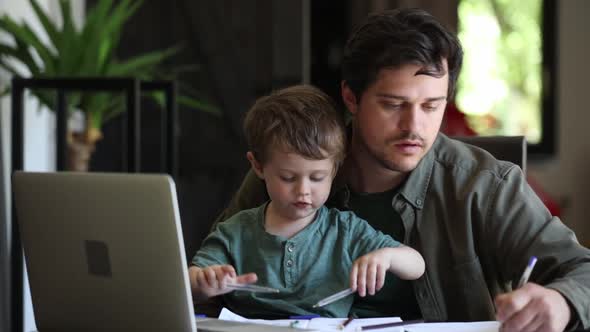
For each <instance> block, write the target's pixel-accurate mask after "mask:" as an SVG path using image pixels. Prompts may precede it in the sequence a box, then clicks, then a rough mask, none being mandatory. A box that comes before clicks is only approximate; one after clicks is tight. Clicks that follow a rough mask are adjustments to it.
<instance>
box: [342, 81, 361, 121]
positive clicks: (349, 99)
mask: <svg viewBox="0 0 590 332" xmlns="http://www.w3.org/2000/svg"><path fill="white" fill-rule="evenodd" d="M340 93H341V94H342V101H344V105H346V108H347V109H348V111H349V112H350V113H351V114H353V115H354V114H356V112H357V110H358V103H357V100H356V95H355V94H354V92H352V90H351V89H350V87H349V86H348V84H347V83H346V81H342V82H341V83H340Z"/></svg>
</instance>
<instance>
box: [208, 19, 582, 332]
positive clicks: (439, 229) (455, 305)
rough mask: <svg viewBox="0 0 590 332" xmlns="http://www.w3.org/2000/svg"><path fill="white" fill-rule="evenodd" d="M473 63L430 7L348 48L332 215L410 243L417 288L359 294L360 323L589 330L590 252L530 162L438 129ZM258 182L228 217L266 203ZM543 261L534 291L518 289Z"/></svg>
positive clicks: (361, 33) (385, 22)
mask: <svg viewBox="0 0 590 332" xmlns="http://www.w3.org/2000/svg"><path fill="white" fill-rule="evenodd" d="M461 61H462V50H461V46H460V43H459V41H458V40H457V38H456V36H454V35H453V34H451V33H450V32H449V31H447V30H446V29H445V28H443V27H442V26H441V25H440V24H439V23H438V22H437V21H436V20H435V19H434V18H433V17H432V16H431V15H429V14H428V13H426V12H424V11H421V10H417V9H404V10H397V11H388V12H384V13H380V14H376V15H372V16H370V17H369V18H368V20H367V21H366V22H365V23H364V24H363V25H361V26H360V27H359V28H358V29H357V30H356V31H355V32H353V34H352V36H351V37H350V39H349V40H348V42H347V45H346V47H345V51H344V59H343V63H342V79H343V80H342V83H341V92H342V98H343V100H344V104H345V105H346V108H347V109H348V111H349V113H350V115H351V118H352V121H351V129H352V131H351V137H350V146H349V151H348V157H347V159H346V161H345V163H344V165H343V166H342V168H341V169H340V171H339V174H338V176H337V179H336V181H335V184H334V186H333V188H332V192H331V196H330V200H329V201H328V202H327V203H326V204H327V205H328V206H330V207H337V208H340V209H350V210H352V211H354V212H355V213H357V214H358V215H359V216H360V217H362V218H364V219H366V220H367V221H369V223H371V225H373V226H374V227H375V228H377V229H379V230H382V231H383V232H386V233H389V234H391V235H392V236H393V237H394V238H398V239H404V243H405V244H407V245H409V246H411V247H413V248H415V249H417V250H418V251H419V252H420V253H421V254H422V255H423V256H424V259H425V261H426V273H425V274H424V276H423V277H422V278H420V279H418V280H416V281H412V282H408V281H402V280H399V279H396V278H389V279H387V280H386V285H385V287H384V288H383V289H382V290H380V291H379V292H377V293H376V294H375V291H374V290H369V291H368V293H369V295H373V294H375V295H374V296H366V297H360V296H359V297H358V298H357V301H356V304H355V312H356V313H357V314H358V315H360V316H368V315H370V316H374V315H399V316H401V317H402V318H405V319H408V318H414V317H422V318H424V319H426V320H435V321H469V320H490V319H498V320H499V321H501V322H502V330H505V331H562V330H564V329H566V328H568V329H574V328H585V329H586V328H590V312H589V310H588V308H590V251H589V250H588V249H586V248H584V247H582V246H581V245H579V244H578V242H577V240H576V238H575V235H574V234H573V232H572V231H571V230H569V229H568V228H567V227H566V226H565V225H563V223H562V222H561V221H560V220H559V219H558V218H555V217H552V216H551V215H550V214H549V212H548V211H547V209H546V208H545V206H544V205H543V203H542V202H541V201H540V200H539V198H538V197H537V196H536V195H535V193H534V192H533V191H532V190H531V188H530V187H529V185H528V184H527V183H526V179H525V177H524V176H523V174H522V171H521V170H520V168H518V167H517V166H515V165H513V164H511V163H508V162H504V161H498V160H496V159H494V158H493V157H492V156H491V155H490V154H488V153H487V152H485V151H483V150H481V149H478V148H476V147H473V146H469V145H465V144H463V143H460V142H458V141H455V140H452V139H449V138H448V137H446V136H444V135H443V134H441V133H439V129H440V126H441V122H442V119H443V114H444V109H445V106H446V104H447V100H448V99H449V98H450V97H451V96H452V95H453V92H454V87H455V83H456V80H457V76H458V74H459V71H460V67H461ZM267 197H268V196H266V193H265V190H264V185H263V183H261V182H260V181H259V180H257V179H256V178H255V176H254V175H253V174H249V175H248V176H247V177H246V179H245V180H244V183H243V184H242V186H241V188H240V190H239V191H238V193H237V194H236V197H235V198H234V199H233V201H232V203H231V204H230V206H229V207H228V209H226V211H224V213H223V214H222V215H221V216H220V218H219V219H218V220H224V219H226V218H228V217H229V216H231V215H232V214H234V213H235V212H237V211H239V210H242V209H245V208H250V207H253V206H256V205H258V204H261V203H262V202H264V200H265V199H267ZM531 256H536V257H537V258H538V263H537V266H536V267H535V269H534V270H533V273H532V275H531V278H530V281H531V282H529V283H527V284H526V285H524V286H523V287H521V288H518V289H516V284H517V282H518V280H519V279H520V276H521V274H522V272H523V270H524V268H525V266H526V264H527V261H528V260H529V258H530V257H531Z"/></svg>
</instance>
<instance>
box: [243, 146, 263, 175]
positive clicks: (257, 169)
mask: <svg viewBox="0 0 590 332" xmlns="http://www.w3.org/2000/svg"><path fill="white" fill-rule="evenodd" d="M246 158H248V161H249V162H250V166H252V170H254V173H256V175H258V177H259V178H260V179H262V180H264V172H262V165H261V164H260V163H259V162H258V160H256V158H255V157H254V153H252V151H248V152H246Z"/></svg>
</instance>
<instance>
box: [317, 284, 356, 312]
mask: <svg viewBox="0 0 590 332" xmlns="http://www.w3.org/2000/svg"><path fill="white" fill-rule="evenodd" d="M354 292H356V291H353V290H352V288H347V289H345V290H343V291H340V292H338V293H336V294H334V295H330V296H328V297H326V298H325V299H322V300H320V301H319V302H318V303H316V304H314V305H313V307H314V308H317V307H323V306H325V305H328V304H330V303H332V302H336V301H338V300H340V299H342V298H345V297H347V296H348V295H350V294H352V293H354Z"/></svg>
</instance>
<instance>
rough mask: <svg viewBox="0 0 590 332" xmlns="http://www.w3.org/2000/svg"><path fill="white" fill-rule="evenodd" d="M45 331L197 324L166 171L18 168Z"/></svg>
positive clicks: (17, 188) (34, 291) (20, 208)
mask: <svg viewBox="0 0 590 332" xmlns="http://www.w3.org/2000/svg"><path fill="white" fill-rule="evenodd" d="M13 190H14V201H15V205H16V212H17V218H18V225H19V227H20V232H21V239H22V244H23V248H24V253H25V261H26V266H27V270H28V273H29V283H30V287H31V296H32V301H33V310H34V314H35V321H36V325H37V328H38V330H39V331H41V332H43V331H52V330H56V331H57V330H59V331H62V330H63V331H70V330H76V331H98V330H100V331H104V330H126V331H196V325H195V316H194V313H193V305H192V298H191V294H190V286H189V281H188V273H187V264H186V262H187V261H186V258H185V251H184V243H183V240H182V229H181V225H180V216H179V212H178V204H177V199H176V190H175V186H174V182H173V181H172V179H171V178H170V177H168V176H166V175H145V174H115V173H102V174H101V173H68V172H62V173H27V172H15V174H14V175H13Z"/></svg>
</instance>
